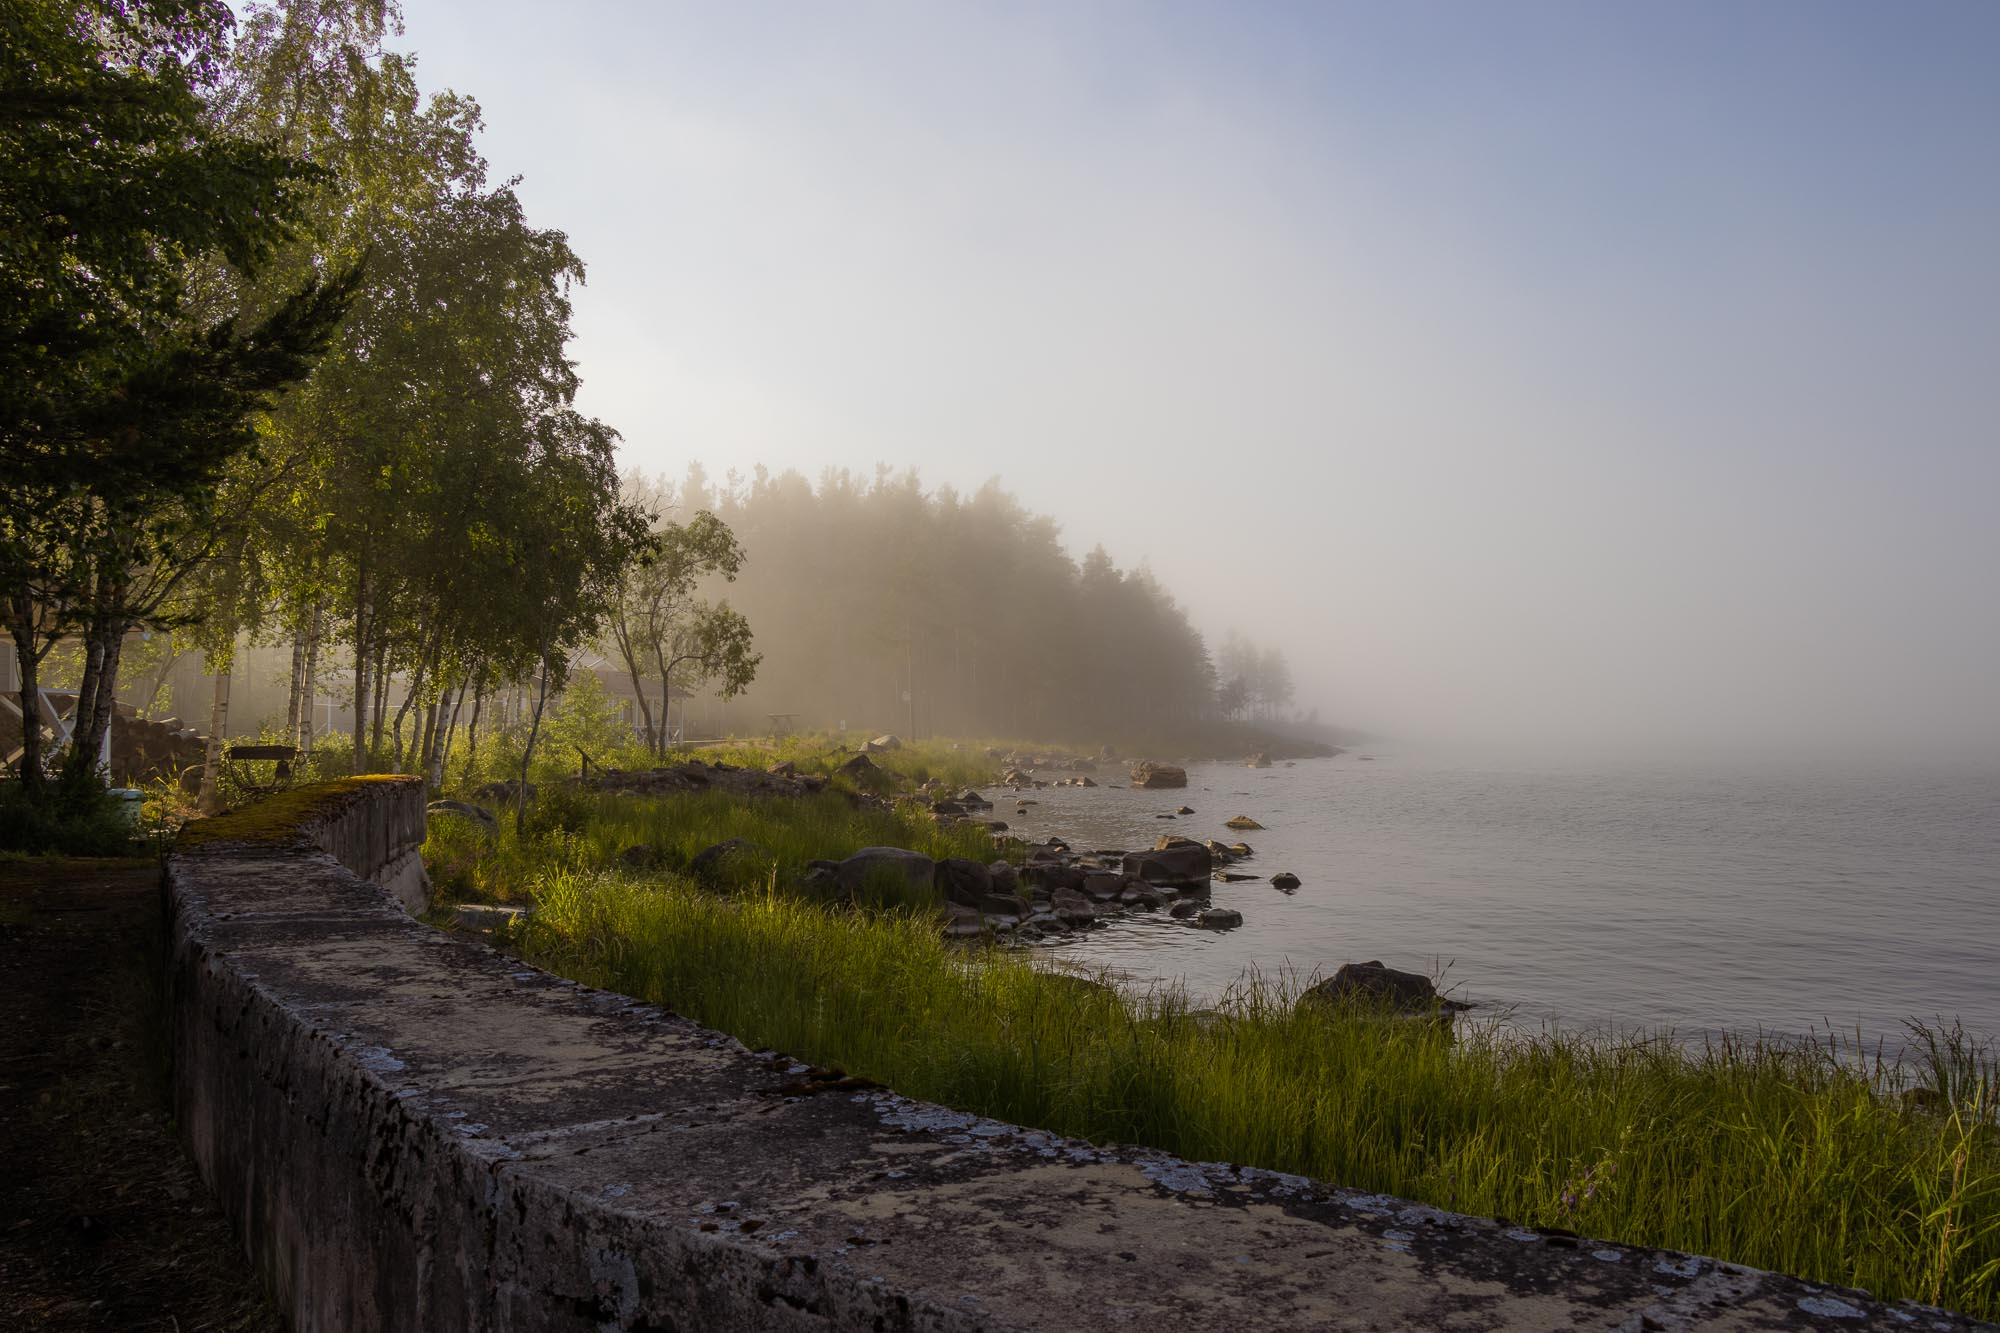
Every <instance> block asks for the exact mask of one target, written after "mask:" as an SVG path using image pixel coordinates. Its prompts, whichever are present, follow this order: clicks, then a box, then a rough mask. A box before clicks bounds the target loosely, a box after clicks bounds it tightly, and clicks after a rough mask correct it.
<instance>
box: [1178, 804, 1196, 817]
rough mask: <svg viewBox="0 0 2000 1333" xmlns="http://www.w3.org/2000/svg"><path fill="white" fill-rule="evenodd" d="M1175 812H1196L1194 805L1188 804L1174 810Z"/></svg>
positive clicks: (1182, 813) (1183, 813) (1180, 813)
mask: <svg viewBox="0 0 2000 1333" xmlns="http://www.w3.org/2000/svg"><path fill="white" fill-rule="evenodd" d="M1174 813H1175V814H1177V815H1191V814H1193V813H1194V807H1193V806H1188V805H1184V806H1182V807H1181V808H1180V809H1178V810H1176V811H1174Z"/></svg>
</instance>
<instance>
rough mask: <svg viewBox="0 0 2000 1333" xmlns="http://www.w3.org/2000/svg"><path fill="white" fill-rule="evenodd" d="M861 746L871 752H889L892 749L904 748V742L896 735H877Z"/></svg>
mask: <svg viewBox="0 0 2000 1333" xmlns="http://www.w3.org/2000/svg"><path fill="white" fill-rule="evenodd" d="M861 748H862V749H863V750H866V751H867V752H868V753H869V754H887V753H888V752H889V751H891V750H900V749H902V748H903V742H902V741H901V739H899V738H898V737H896V736H877V737H876V738H875V739H874V740H872V741H869V742H868V743H867V744H866V745H864V746H862V747H861Z"/></svg>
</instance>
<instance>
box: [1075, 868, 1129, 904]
mask: <svg viewBox="0 0 2000 1333" xmlns="http://www.w3.org/2000/svg"><path fill="white" fill-rule="evenodd" d="M1082 887H1083V893H1084V896H1085V897H1087V898H1092V899H1095V900H1096V901H1098V902H1101V903H1103V902H1110V901H1111V900H1112V899H1113V898H1116V897H1117V896H1118V895H1119V894H1120V893H1121V892H1122V891H1123V890H1124V888H1125V879H1124V877H1123V876H1121V875H1115V874H1113V873H1111V872H1110V871H1108V870H1101V871H1099V872H1097V873H1096V874H1094V875H1092V874H1086V875H1085V876H1084V877H1083V886H1082Z"/></svg>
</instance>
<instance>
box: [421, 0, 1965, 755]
mask: <svg viewBox="0 0 2000 1333" xmlns="http://www.w3.org/2000/svg"><path fill="white" fill-rule="evenodd" d="M407 18H408V24H409V32H408V40H407V43H406V44H407V45H408V46H410V47H413V48H414V49H416V50H417V51H418V52H419V53H420V55H421V57H422V66H421V71H422V75H423V78H424V80H425V82H426V84H427V86H430V87H434V88H435V87H443V86H452V87H457V88H459V89H461V90H464V91H467V92H470V93H472V94H474V95H475V96H477V97H478V98H479V99H480V100H481V102H482V103H483V105H484V106H485V109H486V113H487V119H488V126H489V128H488V132H487V135H486V138H485V141H484V142H485V147H486V152H487V155H488V156H489V158H490V159H491V160H492V161H493V164H494V167H495V171H496V173H497V174H499V175H503V176H504V175H510V174H514V173H520V174H521V175H522V176H523V177H524V181H523V184H522V193H523V196H524V198H525V199H526V201H527V203H528V206H529V208H530V209H531V210H532V211H533V213H534V214H535V216H536V217H537V218H538V220H539V221H540V222H541V223H542V224H543V225H553V226H559V227H562V228H564V229H566V230H567V231H568V232H569V233H570V235H571V237H572V240H573V242H574V243H575V245H576V248H577V249H578V251H579V252H580V253H581V254H582V255H583V256H584V258H585V260H586V261H587V262H588V263H589V264H590V281H589V286H588V288H587V289H586V290H585V291H583V292H582V293H580V294H579V297H578V307H577V309H578V318H577V327H578V333H579V336H578V338H577V341H576V343H575V344H574V346H573V349H572V350H573V354H574V356H575V357H576V358H577V360H578V362H579V364H580V368H581V371H582V374H583V376H584V379H585V388H584V391H583V394H582V396H581V398H580V400H579V402H580V405H581V406H582V407H584V408H585V410H587V411H590V412H592V413H594V414H596V415H599V416H601V417H603V418H604V419H605V420H607V421H608V422H610V423H611V424H613V425H614V426H616V427H617V428H618V429H619V430H620V431H621V432H623V435H624V441H625V442H624V446H623V450H622V457H623V459H624V461H625V462H626V463H627V465H629V466H633V467H639V468H645V469H649V470H653V471H656V472H661V473H667V474H678V473H680V472H681V470H682V469H683V468H684V467H685V465H686V464H687V463H688V462H689V461H692V460H699V461H700V462H701V463H703V464H704V465H705V466H706V467H707V468H708V470H709V472H710V474H711V475H713V476H716V477H718V478H719V477H721V476H723V475H724V474H726V473H728V472H729V471H731V470H736V471H738V472H741V473H744V474H748V473H749V472H750V471H751V470H752V469H753V468H754V467H756V466H757V465H759V464H762V465H764V466H766V467H768V468H770V469H771V470H772V471H774V472H778V471H783V470H785V469H787V468H795V469H798V470H800V471H801V472H803V473H805V474H806V475H807V476H815V475H817V474H818V473H819V472H820V471H821V470H822V469H823V468H826V467H828V466H842V467H853V468H857V469H861V470H864V471H866V470H870V469H872V467H873V466H874V465H875V464H876V463H877V462H884V463H888V464H891V465H893V466H896V467H898V468H901V467H904V466H915V467H917V468H919V469H920V470H921V474H922V476H923V478H924V479H925V481H926V482H927V483H933V484H937V485H951V486H954V487H957V488H959V489H961V490H965V491H971V490H974V489H976V488H977V487H978V486H979V485H980V484H981V483H983V482H985V481H986V480H988V479H989V478H995V477H997V478H998V479H999V480H1000V482H1001V483H1002V484H1003V485H1004V486H1005V487H1006V489H1007V490H1009V491H1011V492H1012V493H1013V494H1015V495H1016V496H1018V497H1019V498H1020V500H1021V502H1022V503H1023V504H1024V505H1026V506H1027V507H1028V508H1030V509H1032V510H1035V511H1038V512H1041V513H1046V514H1049V515H1051V516H1053V517H1054V518H1056V519H1057V520H1058V521H1059V522H1060V524H1061V525H1062V529H1063V533H1064V537H1065V540H1066V542H1067V544H1068V546H1069V548H1070V550H1071V552H1072V553H1073V554H1074V555H1077V556H1078V557H1081V556H1082V554H1083V553H1084V552H1085V551H1087V550H1088V549H1089V548H1091V547H1092V546H1094V545H1096V544H1099V543H1102V544H1103V545H1104V546H1105V547H1106V548H1107V550H1108V551H1109V552H1110V554H1111V555H1112V557H1113V558H1114V559H1116V560H1117V562H1118V563H1119V564H1120V565H1121V566H1133V565H1139V564H1144V565H1146V566H1148V567H1149V568H1150V569H1151V571H1152V572H1153V573H1154V574H1155V575H1156V576H1157V577H1158V579H1159V580H1160V581H1161V582H1162V583H1163V584H1165V585H1166V586H1167V587H1168V588H1170V589H1171V590H1172V591H1173V592H1174V594H1175V595H1176V596H1177V597H1178V598H1179V600H1180V601H1181V602H1182V603H1183V604H1184V605H1185V606H1187V607H1189V608H1190V609H1191V611H1192V614H1193V619H1194V621H1195V623H1196V624H1197V626H1199V627H1200V628H1201V629H1202V630H1203V631H1204V632H1205V633H1207V634H1208V636H1209V638H1210V640H1211V642H1214V641H1216V640H1219V639H1220V637H1221V636H1222V634H1223V633H1224V631H1226V630H1228V629H1231V628H1237V629H1241V630H1243V631H1244V632H1246V633H1248V634H1250V635H1252V636H1253V637H1255V638H1257V639H1259V640H1264V641H1271V642H1277V643H1282V644H1283V645H1284V646H1285V648H1286V650H1287V652H1288V654H1289V656H1290V659H1291V662H1292V666H1293V671H1294V674H1295V676H1296V678H1297V681H1298V686H1299V699H1300V702H1301V704H1307V705H1316V706H1317V707H1318V708H1319V709H1320V710H1321V712H1322V713H1323V715H1325V716H1327V717H1329V718H1334V719H1338V720H1340V721H1343V722H1346V723H1350V724H1353V725H1356V726H1360V727H1364V728H1367V729H1370V730H1372V731H1376V732H1380V733H1384V734H1386V735H1389V736H1393V737H1397V738H1409V739H1422V740H1429V741H1458V742H1468V743H1470V742H1477V743H1480V744H1489V745H1511V746H1528V745H1535V746H1540V747H1549V746H1568V745H1588V746H1591V747H1598V748H1607V749H1612V750H1624V751H1628V752H1629V751H1635V750H1644V751H1651V750H1664V749H1667V748H1671V749H1674V750H1701V749H1704V748H1710V747H1715V748H1733V749H1739V750H1757V751H1763V752H1804V751H1820V750H1836V751H1838V750H1856V749H1868V750H1872V751H1877V752H1880V751H1884V750H1893V751H1896V752H1900V753H1908V754H1914V753H1919V752H1939V751H1952V752H1958V753H1967V754H1979V755H1990V754H1992V753H1993V752H1994V751H1995V750H1996V749H2000V596H1996V594H1995V590H1994V587H1993V583H1994V572H1995V570H1996V569H2000V523H1996V521H1995V508H1996V500H2000V441H1996V438H1995V436H1996V428H1995V423H1996V421H2000V410H1997V409H2000V375H1996V373H1995V368H1996V366H2000V327H1996V323H2000V261H1996V259H1995V253H1994V250H1993V246H1992V238H1993V237H1994V236H1995V235H1996V234H2000V172H1996V170H1995V166H1994V158H1993V155H1992V148H1991V139H1992V134H1993V132H1994V129H1995V127H1996V126H2000V82H1996V81H1995V80H1993V79H1992V78H1991V77H1990V64H1989V59H1990V55H1991V53H1992V51H1993V50H1994V49H1995V39H1996V38H2000V10H1995V9H1993V8H1991V7H1988V6H1977V5H1965V6H1951V5H1942V4H1940V5H1932V6H1927V7H1925V8H1924V9H1922V10H1921V11H1917V12H1908V11H1903V12H1897V11H1891V10H1887V9H1873V10H1871V9H1864V8H1860V7H1844V6H1837V5H1826V4H1813V5H1804V4H1798V5H1780V4H1773V5H1764V6H1758V7H1756V8H1755V9H1745V8H1743V7H1731V6H1721V5H1714V6H1699V5H1698V6H1680V5H1676V6H1666V5H1661V6H1656V7H1654V8H1653V9H1652V10H1650V11H1649V12H1644V13H1641V12H1637V11H1636V10H1635V9H1634V8H1633V7H1629V6H1620V7H1615V8H1606V7H1597V6H1569V5H1534V6H1506V7H1498V6H1495V7H1487V6H1475V5H1462V6H1429V5H1388V4H1384V5H1377V6H1342V7H1338V8H1334V7H1324V6H1316V5H1302V6H1297V7H1292V6H1282V5H1264V6H1259V7H1256V8H1254V9H1242V8H1239V7H1235V6H1223V5H1213V6H1181V5H1157V4H1145V5H1140V4H1133V5H1093V6H1074V5H1048V6H998V5H995V6H986V7H978V8H970V7H940V6H932V5H909V6H897V5H886V6H873V5H861V4H853V5H841V6H828V7H813V6H786V7H776V6H760V5H728V6H718V5H709V6H692V5H689V6H656V5H651V4H637V3H632V4H612V3H594V4H589V3H572V4H570V5H568V6H566V7H564V12H563V17H562V19H561V21H560V22H555V23H552V22H551V21H550V18H549V11H548V10H547V8H546V7H545V6H530V5H527V4H525V3H515V2H514V0H507V2H506V3H495V2H493V0H408V4H407Z"/></svg>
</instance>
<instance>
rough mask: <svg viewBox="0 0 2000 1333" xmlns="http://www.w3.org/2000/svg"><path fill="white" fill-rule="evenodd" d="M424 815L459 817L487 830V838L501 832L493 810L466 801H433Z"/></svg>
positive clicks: (425, 808)
mask: <svg viewBox="0 0 2000 1333" xmlns="http://www.w3.org/2000/svg"><path fill="white" fill-rule="evenodd" d="M424 813H425V814H427V815H457V816H458V817H459V818H460V819H464V820H468V821H470V822H472V823H474V824H477V825H478V826H479V827H480V828H481V829H483V830H485V832H486V836H487V837H489V838H490V837H492V836H493V835H494V834H496V833H498V832H499V831H500V821H499V819H497V818H496V817H495V816H494V814H493V812H492V811H491V810H488V809H486V808H485V807H484V806H479V805H468V804H467V803H466V802H464V801H432V802H431V803H430V804H429V805H427V806H425V807H424Z"/></svg>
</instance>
